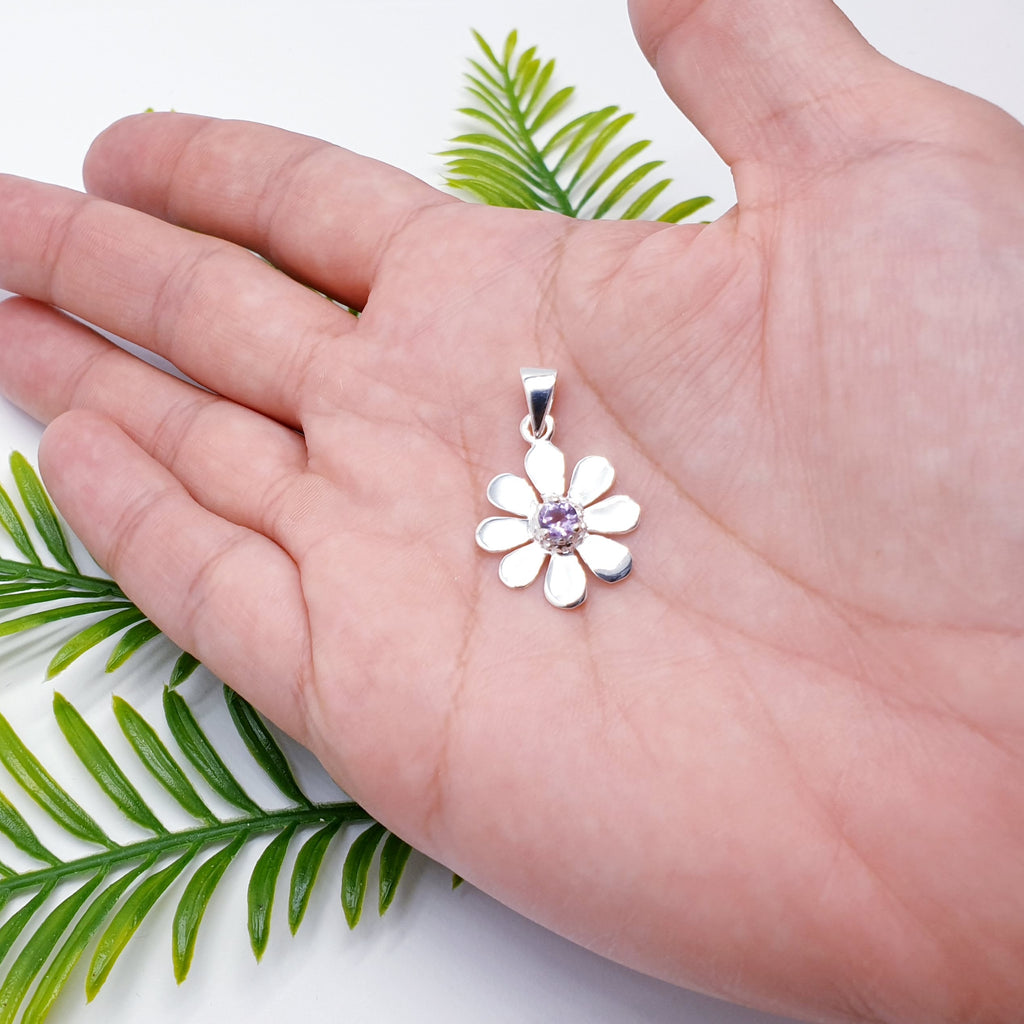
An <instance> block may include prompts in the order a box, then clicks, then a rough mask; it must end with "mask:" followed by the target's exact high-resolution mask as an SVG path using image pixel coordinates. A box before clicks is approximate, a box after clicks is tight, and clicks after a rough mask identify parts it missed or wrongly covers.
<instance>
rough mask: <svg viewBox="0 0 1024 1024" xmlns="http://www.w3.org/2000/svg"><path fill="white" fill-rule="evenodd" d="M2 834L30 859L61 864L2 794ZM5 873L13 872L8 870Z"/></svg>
mask: <svg viewBox="0 0 1024 1024" xmlns="http://www.w3.org/2000/svg"><path fill="white" fill-rule="evenodd" d="M0 832H3V834H4V835H5V836H7V838H8V839H10V841H11V842H12V843H14V845H15V846H17V847H18V849H19V850H24V852H25V853H27V854H28V855H29V856H30V857H35V858H36V860H41V861H45V862H46V863H47V864H57V863H59V861H58V859H57V857H55V856H54V855H53V854H52V853H51V852H50V851H49V850H48V849H47V848H46V847H45V846H43V844H42V843H41V842H40V841H39V837H38V836H37V835H36V834H35V832H33V831H32V829H31V828H30V827H29V824H28V822H27V821H25V819H24V818H23V817H22V816H21V813H20V812H19V811H18V809H17V808H16V807H15V806H14V804H12V803H11V801H10V800H8V799H7V797H6V796H4V795H3V793H0ZM5 873H6V874H11V873H13V872H11V871H10V870H9V869H6V870H5Z"/></svg>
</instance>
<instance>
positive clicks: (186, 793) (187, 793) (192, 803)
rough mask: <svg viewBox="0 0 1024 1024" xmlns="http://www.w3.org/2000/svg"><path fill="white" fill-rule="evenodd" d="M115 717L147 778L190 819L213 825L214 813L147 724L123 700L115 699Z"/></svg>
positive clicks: (154, 730)
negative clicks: (147, 773)
mask: <svg viewBox="0 0 1024 1024" xmlns="http://www.w3.org/2000/svg"><path fill="white" fill-rule="evenodd" d="M114 717H115V718H117V722H118V725H120V726H121V731H122V732H123V733H124V735H125V738H126V739H127V740H128V742H129V743H130V744H131V746H132V749H133V750H134V751H135V753H136V754H137V755H138V757H139V760H140V761H141V762H142V763H143V765H145V767H146V768H147V769H148V770H149V773H150V775H152V776H153V778H154V779H156V781H157V782H159V783H160V785H161V786H163V787H164V789H166V790H167V792H168V793H170V794H171V796H173V797H174V799H175V800H177V801H178V803H179V804H180V805H181V806H182V808H184V810H186V811H187V812H188V813H189V814H191V815H192V817H193V818H198V819H199V820H200V821H205V822H207V823H213V822H215V821H216V820H217V818H216V816H215V815H214V813H213V811H211V810H210V808H209V807H207V806H206V804H205V803H203V798H202V797H201V796H200V795H199V794H198V793H197V792H196V790H195V787H194V786H193V785H192V783H191V782H189V780H188V776H187V775H186V774H185V773H184V772H183V771H182V769H181V765H179V764H178V762H177V761H175V759H174V758H173V757H172V756H171V752H170V751H169V750H168V749H167V747H166V746H165V745H164V742H163V740H161V739H160V737H159V736H158V735H157V732H156V729H154V728H153V726H151V725H150V724H149V722H147V721H146V720H145V719H144V718H143V717H142V715H140V714H139V713H138V711H136V710H135V708H133V707H132V706H131V705H130V704H129V703H128V702H127V701H126V700H123V699H122V698H121V697H114Z"/></svg>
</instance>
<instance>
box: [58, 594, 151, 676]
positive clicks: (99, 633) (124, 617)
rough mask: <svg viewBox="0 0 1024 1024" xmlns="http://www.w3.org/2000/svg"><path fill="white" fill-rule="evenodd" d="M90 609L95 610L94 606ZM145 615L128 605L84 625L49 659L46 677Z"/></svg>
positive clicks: (62, 668) (59, 670) (64, 667)
mask: <svg viewBox="0 0 1024 1024" xmlns="http://www.w3.org/2000/svg"><path fill="white" fill-rule="evenodd" d="M92 610H93V611H95V610H96V609H95V606H94V607H93V608H92ZM145 617H146V616H145V615H143V614H142V612H140V611H139V609H138V608H136V607H135V606H134V605H129V606H128V607H127V608H122V609H121V610H120V611H116V612H114V613H113V615H107V616H105V617H104V618H102V619H100V621H99V622H94V623H93V624H92V625H91V626H86V628H85V629H83V630H82V631H81V632H79V633H76V634H75V635H74V636H73V637H72V638H71V639H70V640H68V641H66V642H65V644H64V646H63V647H61V649H60V650H59V651H57V653H56V654H55V655H54V656H53V658H51V659H50V664H49V665H47V666H46V678H47V679H52V678H53V677H54V676H56V675H59V674H60V673H61V672H63V671H64V669H66V668H67V667H68V665H70V664H71V663H72V662H73V661H74V660H75V659H76V658H80V657H81V656H82V655H83V654H85V652H86V651H88V650H91V649H92V648H93V647H95V646H96V645H97V644H99V643H102V642H103V641H104V640H109V639H110V638H111V637H112V636H116V635H117V634H118V633H120V632H122V631H123V630H125V629H127V628H128V627H129V626H133V625H135V623H137V622H138V621H139V620H140V619H144V618H145Z"/></svg>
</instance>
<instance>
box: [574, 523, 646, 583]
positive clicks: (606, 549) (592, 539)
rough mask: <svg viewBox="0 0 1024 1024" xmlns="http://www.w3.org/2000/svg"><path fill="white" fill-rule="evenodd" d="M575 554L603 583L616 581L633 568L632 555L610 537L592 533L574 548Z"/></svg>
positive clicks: (623, 545) (624, 576)
mask: <svg viewBox="0 0 1024 1024" xmlns="http://www.w3.org/2000/svg"><path fill="white" fill-rule="evenodd" d="M576 552H577V554H578V555H579V556H580V558H582V559H583V561H584V562H586V563H587V565H588V566H589V567H590V571H591V572H592V573H593V574H594V575H595V576H596V577H597V578H598V579H600V580H604V581H605V583H618V582H619V580H624V579H625V578H626V577H627V576H628V575H629V570H630V569H632V568H633V556H632V555H630V553H629V548H627V547H626V545H625V544H620V543H619V542H618V541H617V540H612V539H611V538H610V537H599V536H598V535H597V534H596V533H592V534H590V535H589V536H587V537H585V538H584V539H583V541H582V542H581V543H580V545H579V547H577V548H576Z"/></svg>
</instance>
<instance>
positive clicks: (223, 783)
mask: <svg viewBox="0 0 1024 1024" xmlns="http://www.w3.org/2000/svg"><path fill="white" fill-rule="evenodd" d="M164 716H165V717H166V719H167V724H168V725H169V726H170V729H171V735H172V736H173V737H174V740H175V742H176V743H177V744H178V746H179V747H180V748H181V750H182V753H183V754H184V755H185V756H186V757H187V758H188V759H189V761H190V762H191V763H192V765H193V766H194V767H195V768H196V770H197V771H198V772H199V774H200V775H202V777H203V778H204V779H205V780H206V781H207V783H208V784H209V786H210V788H211V789H212V790H213V791H214V792H215V793H219V794H220V795H221V796H222V797H223V798H224V799H225V800H227V802H228V803H229V804H233V805H234V806H235V807H237V808H238V809H239V810H240V811H245V813H246V814H260V813H261V812H262V808H261V807H260V806H259V804H257V803H255V801H253V799H252V798H251V797H250V796H249V794H248V793H246V791H245V790H244V789H242V786H241V784H240V783H239V781H238V780H237V779H236V778H235V777H234V775H232V774H231V771H230V769H229V768H228V766H227V765H226V764H225V763H224V761H223V760H222V759H221V756H220V754H218V753H217V751H216V750H215V749H214V748H213V744H212V743H210V741H209V739H207V737H206V733H204V732H203V730H202V729H201V728H200V726H199V723H198V722H197V721H196V717H195V715H193V714H192V710H191V708H189V706H188V704H187V703H186V702H185V699H184V698H183V697H182V696H180V695H179V694H177V693H174V692H173V691H172V690H171V689H170V687H167V688H166V689H165V690H164Z"/></svg>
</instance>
